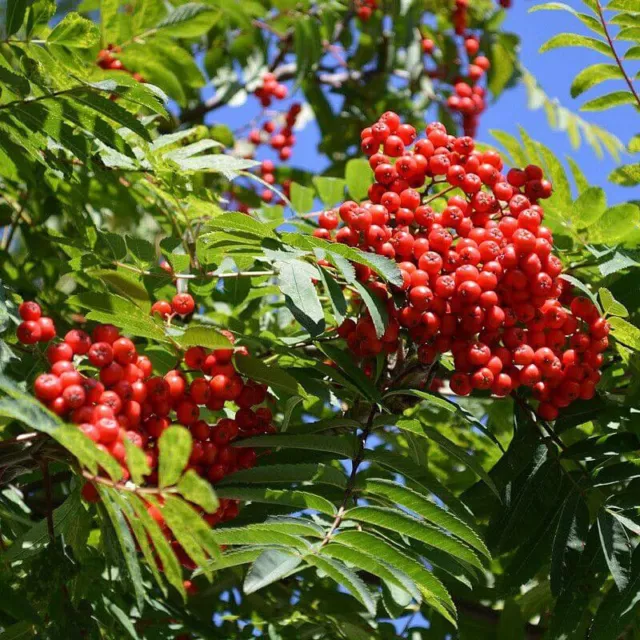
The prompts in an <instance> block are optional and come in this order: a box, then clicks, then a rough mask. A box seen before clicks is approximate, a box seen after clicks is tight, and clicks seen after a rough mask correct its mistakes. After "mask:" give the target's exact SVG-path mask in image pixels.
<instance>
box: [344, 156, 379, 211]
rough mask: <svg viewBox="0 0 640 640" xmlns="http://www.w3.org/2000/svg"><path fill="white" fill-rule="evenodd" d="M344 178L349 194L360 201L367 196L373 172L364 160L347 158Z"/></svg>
mask: <svg viewBox="0 0 640 640" xmlns="http://www.w3.org/2000/svg"><path fill="white" fill-rule="evenodd" d="M345 178H346V181H347V189H348V191H349V194H350V195H351V197H352V198H353V199H354V200H356V201H360V200H364V199H365V198H367V196H368V195H369V187H370V186H371V184H372V183H373V172H372V171H371V167H370V166H369V163H368V162H367V161H366V160H364V159H361V158H354V159H353V160H349V162H347V167H346V172H345Z"/></svg>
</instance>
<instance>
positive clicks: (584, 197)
mask: <svg viewBox="0 0 640 640" xmlns="http://www.w3.org/2000/svg"><path fill="white" fill-rule="evenodd" d="M606 208H607V195H606V194H605V192H604V189H601V188H600V187H589V188H588V189H585V190H584V191H583V192H582V193H581V194H580V195H579V196H578V198H577V200H576V201H575V202H574V203H573V211H572V213H571V219H572V220H573V221H574V222H575V225H576V227H578V229H582V228H584V227H589V226H591V225H592V224H594V223H595V222H597V221H598V220H599V219H600V218H601V217H602V216H603V215H604V212H605V210H606Z"/></svg>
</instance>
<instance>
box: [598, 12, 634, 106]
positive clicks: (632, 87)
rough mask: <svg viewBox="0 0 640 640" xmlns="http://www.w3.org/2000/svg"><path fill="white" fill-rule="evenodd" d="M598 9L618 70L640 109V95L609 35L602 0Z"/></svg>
mask: <svg viewBox="0 0 640 640" xmlns="http://www.w3.org/2000/svg"><path fill="white" fill-rule="evenodd" d="M596 8H597V10H598V17H599V18H600V24H601V25H602V28H603V29H604V35H605V36H606V38H607V42H608V43H609V48H610V49H611V53H613V57H614V58H615V59H616V63H617V65H618V68H619V69H620V72H621V73H622V76H623V77H624V80H625V82H626V83H627V85H628V86H629V90H630V91H631V93H632V94H633V97H634V98H635V100H636V103H637V104H638V108H640V96H638V93H637V92H636V90H635V87H634V86H633V83H632V82H631V78H629V76H628V75H627V72H626V71H625V70H624V67H623V66H622V60H620V56H618V52H617V51H616V49H615V47H614V46H613V40H612V39H611V34H610V33H609V28H608V26H607V21H606V20H605V17H604V13H603V11H602V5H601V4H600V0H596Z"/></svg>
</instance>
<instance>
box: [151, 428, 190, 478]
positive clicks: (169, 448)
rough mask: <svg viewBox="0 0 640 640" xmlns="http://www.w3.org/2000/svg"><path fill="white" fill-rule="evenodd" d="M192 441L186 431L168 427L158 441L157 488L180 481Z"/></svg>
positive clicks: (187, 460)
mask: <svg viewBox="0 0 640 640" xmlns="http://www.w3.org/2000/svg"><path fill="white" fill-rule="evenodd" d="M192 445H193V440H192V439H191V434H190V433H189V430H188V429H185V428H184V427H175V426H174V427H169V428H168V429H166V430H165V431H164V432H163V433H162V435H161V436H160V438H159V440H158V449H159V450H160V455H159V460H158V466H159V469H158V471H159V473H158V486H160V487H170V486H172V485H174V484H176V482H178V480H179V479H180V476H181V475H182V472H183V471H184V469H185V467H186V466H187V463H188V462H189V456H190V455H191V447H192Z"/></svg>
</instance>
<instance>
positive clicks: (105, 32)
mask: <svg viewBox="0 0 640 640" xmlns="http://www.w3.org/2000/svg"><path fill="white" fill-rule="evenodd" d="M119 9H120V0H100V32H101V39H100V41H101V44H102V47H103V48H104V47H107V46H108V45H109V44H110V43H113V42H120V15H119V13H118V10H119Z"/></svg>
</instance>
